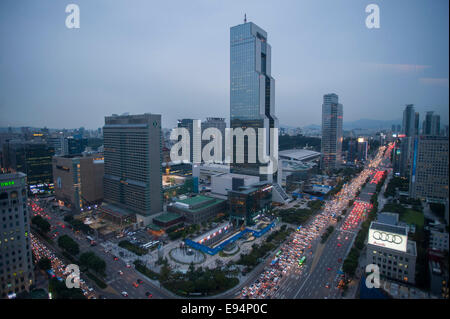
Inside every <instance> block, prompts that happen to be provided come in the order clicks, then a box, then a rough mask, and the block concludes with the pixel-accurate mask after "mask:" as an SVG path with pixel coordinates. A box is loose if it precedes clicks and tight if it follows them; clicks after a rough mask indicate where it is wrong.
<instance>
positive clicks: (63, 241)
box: [58, 235, 80, 255]
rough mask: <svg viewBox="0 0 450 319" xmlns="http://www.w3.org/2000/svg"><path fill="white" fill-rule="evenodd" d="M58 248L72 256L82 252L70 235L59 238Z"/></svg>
mask: <svg viewBox="0 0 450 319" xmlns="http://www.w3.org/2000/svg"><path fill="white" fill-rule="evenodd" d="M58 246H59V247H61V248H62V249H64V250H65V251H67V252H68V253H69V254H71V255H78V253H79V252H80V247H79V246H78V243H77V242H76V241H74V240H73V239H72V238H71V237H69V236H68V235H62V236H60V237H59V238H58Z"/></svg>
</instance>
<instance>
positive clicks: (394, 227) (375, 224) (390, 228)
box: [370, 222, 408, 236]
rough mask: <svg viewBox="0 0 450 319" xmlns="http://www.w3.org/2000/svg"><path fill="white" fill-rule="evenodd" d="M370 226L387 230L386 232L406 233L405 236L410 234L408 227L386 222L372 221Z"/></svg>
mask: <svg viewBox="0 0 450 319" xmlns="http://www.w3.org/2000/svg"><path fill="white" fill-rule="evenodd" d="M370 228H371V229H375V230H381V231H386V232H390V233H394V234H399V235H404V236H407V235H408V233H407V230H406V227H401V226H397V225H390V224H384V223H381V222H372V224H371V225H370Z"/></svg>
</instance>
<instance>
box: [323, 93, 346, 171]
mask: <svg viewBox="0 0 450 319" xmlns="http://www.w3.org/2000/svg"><path fill="white" fill-rule="evenodd" d="M343 114H344V111H343V107H342V104H340V103H339V97H338V96H337V94H334V93H331V94H325V95H324V96H323V104H322V145H321V152H322V154H321V158H320V167H321V168H322V169H334V168H338V167H339V165H340V164H341V160H342V158H341V153H342V139H343V137H342V121H343Z"/></svg>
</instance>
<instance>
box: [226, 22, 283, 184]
mask: <svg viewBox="0 0 450 319" xmlns="http://www.w3.org/2000/svg"><path fill="white" fill-rule="evenodd" d="M230 127H231V128H232V129H235V128H242V129H243V130H245V129H246V128H253V129H254V130H255V133H256V134H258V128H265V129H266V130H265V137H266V152H265V154H269V152H270V150H269V145H270V143H272V141H271V140H270V137H271V135H270V128H274V129H278V119H277V117H276V116H275V80H274V79H273V78H272V76H271V46H270V45H269V43H268V42H267V32H266V31H264V30H263V29H261V28H260V27H258V26H257V25H256V24H254V23H252V22H246V21H244V23H243V24H239V25H237V26H234V27H232V28H231V29H230ZM248 144H249V143H247V142H245V143H244V154H243V156H244V163H236V158H237V156H241V155H242V154H236V153H237V152H236V151H237V150H239V149H236V147H235V145H236V142H235V141H234V142H233V158H232V163H231V172H232V173H238V174H246V175H253V176H260V179H261V180H268V181H273V180H277V175H276V173H275V174H260V170H259V168H260V166H264V164H262V163H260V162H259V160H258V148H259V147H260V146H259V145H258V144H259V140H258V137H256V145H248ZM250 152H251V153H254V154H255V155H256V156H255V157H256V163H250V161H249V155H251V154H249V153H250Z"/></svg>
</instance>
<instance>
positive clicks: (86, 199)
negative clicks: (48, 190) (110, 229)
mask: <svg viewBox="0 0 450 319" xmlns="http://www.w3.org/2000/svg"><path fill="white" fill-rule="evenodd" d="M52 166H53V178H54V184H55V197H56V200H58V201H59V202H60V204H62V205H64V206H67V207H70V208H72V209H74V210H75V211H80V210H81V209H83V207H85V206H91V205H94V204H99V203H101V201H102V200H103V174H104V161H103V157H102V156H80V155H65V156H54V157H53V159H52Z"/></svg>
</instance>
